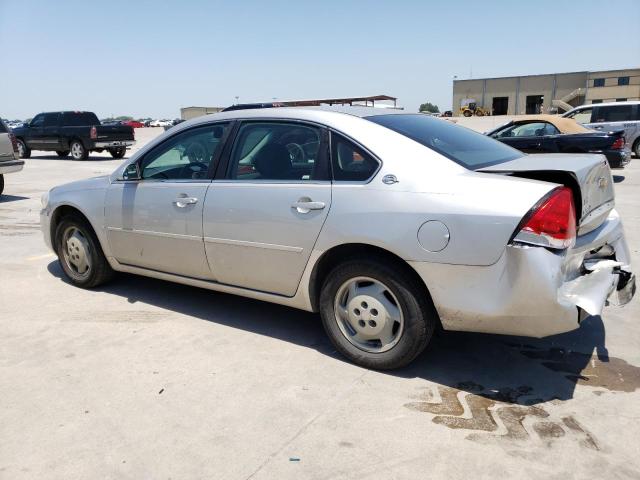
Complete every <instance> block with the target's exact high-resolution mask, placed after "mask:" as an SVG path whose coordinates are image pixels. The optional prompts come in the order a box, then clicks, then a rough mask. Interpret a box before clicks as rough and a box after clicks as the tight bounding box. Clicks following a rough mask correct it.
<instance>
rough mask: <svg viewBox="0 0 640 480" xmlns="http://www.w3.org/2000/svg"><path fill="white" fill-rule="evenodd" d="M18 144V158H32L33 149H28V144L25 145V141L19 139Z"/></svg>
mask: <svg viewBox="0 0 640 480" xmlns="http://www.w3.org/2000/svg"><path fill="white" fill-rule="evenodd" d="M16 143H17V144H18V156H19V157H20V158H29V157H30V156H31V149H30V148H29V147H27V144H26V143H24V140H22V139H21V138H18V139H16Z"/></svg>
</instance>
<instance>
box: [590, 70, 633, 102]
mask: <svg viewBox="0 0 640 480" xmlns="http://www.w3.org/2000/svg"><path fill="white" fill-rule="evenodd" d="M620 77H629V85H618V78H620ZM598 78H602V79H604V87H596V86H594V80H595V79H598ZM618 98H626V99H627V100H640V68H633V69H627V70H608V71H600V72H590V73H589V91H588V93H587V102H586V103H593V101H594V100H596V101H602V102H615V101H616V99H618Z"/></svg>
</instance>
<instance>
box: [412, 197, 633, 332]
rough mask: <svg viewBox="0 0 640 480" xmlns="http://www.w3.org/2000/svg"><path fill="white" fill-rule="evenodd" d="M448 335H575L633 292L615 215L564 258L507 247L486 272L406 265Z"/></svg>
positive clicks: (483, 269) (472, 268)
mask: <svg viewBox="0 0 640 480" xmlns="http://www.w3.org/2000/svg"><path fill="white" fill-rule="evenodd" d="M410 264H411V265H412V266H413V268H414V269H415V270H416V271H417V272H418V274H419V275H420V276H421V277H422V279H423V280H424V282H425V283H426V285H427V287H428V288H429V292H430V293H431V297H432V299H433V302H434V305H435V307H436V309H437V311H438V314H439V315H440V320H441V321H442V325H443V327H444V328H445V329H446V330H462V331H473V332H484V333H498V334H508V335H524V336H531V337H544V336H548V335H554V334H558V333H563V332H567V331H569V330H573V329H575V328H577V327H578V326H579V323H580V320H581V319H582V318H584V317H585V316H588V315H600V314H601V313H602V308H603V307H604V305H605V304H607V302H608V301H610V302H611V303H613V304H617V305H623V304H625V303H627V302H629V301H630V300H631V298H632V297H633V294H634V293H635V277H634V276H633V274H632V272H631V269H630V256H629V249H628V246H627V243H626V240H625V237H624V231H623V229H622V222H621V221H620V218H619V216H618V214H617V212H616V211H615V210H613V211H612V212H611V214H610V215H609V217H608V218H607V220H606V221H605V222H604V223H603V224H602V225H601V226H600V227H598V228H597V229H595V230H594V231H592V232H589V233H588V234H586V235H582V236H581V237H579V238H578V240H577V242H576V245H575V246H574V247H573V248H572V249H570V250H568V251H563V252H559V253H558V252H554V251H551V250H547V249H545V248H543V247H533V246H515V245H514V246H508V247H507V248H506V249H505V252H504V254H503V255H502V256H501V257H500V259H499V260H498V261H497V262H496V263H495V264H493V265H490V266H486V267H479V266H466V265H446V264H434V263H425V262H410Z"/></svg>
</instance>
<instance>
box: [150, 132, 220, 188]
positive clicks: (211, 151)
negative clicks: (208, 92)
mask: <svg viewBox="0 0 640 480" xmlns="http://www.w3.org/2000/svg"><path fill="white" fill-rule="evenodd" d="M227 128H228V124H227V123H224V124H215V125H207V126H204V127H198V128H193V129H190V130H187V131H185V132H182V133H179V134H177V135H175V136H173V137H171V138H170V139H169V140H166V141H165V142H164V143H162V144H160V145H159V146H157V147H156V148H154V149H153V150H152V151H151V152H149V153H148V154H147V155H145V157H144V159H143V160H142V162H141V166H140V167H141V168H140V170H141V171H142V179H153V180H202V179H206V178H207V173H208V171H209V167H210V166H211V164H212V162H213V161H214V159H215V158H216V155H217V153H218V150H219V149H220V148H222V138H223V136H224V133H225V131H226V129H227Z"/></svg>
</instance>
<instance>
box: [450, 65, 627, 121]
mask: <svg viewBox="0 0 640 480" xmlns="http://www.w3.org/2000/svg"><path fill="white" fill-rule="evenodd" d="M621 76H628V77H629V85H628V86H618V77H621ZM594 78H605V86H604V87H593V79H594ZM572 93H574V94H575V95H574V96H573V98H567V97H568V96H570V94H572ZM529 95H542V96H543V97H544V99H543V104H542V108H543V112H545V113H546V112H548V111H549V110H550V109H551V108H552V107H553V105H552V100H554V99H557V100H561V99H563V98H567V103H569V104H570V105H572V106H578V105H582V104H584V103H591V102H592V101H593V100H596V101H598V100H603V101H615V100H616V99H617V98H626V99H628V100H637V99H640V69H627V70H611V71H603V72H590V73H589V72H570V73H557V74H545V75H527V76H521V77H503V78H486V79H473V80H454V82H453V108H452V110H453V114H454V115H459V113H458V112H459V109H460V105H461V102H462V101H463V100H464V99H466V98H474V99H475V100H476V102H477V103H478V105H479V106H481V107H484V108H485V109H488V110H491V108H492V106H493V98H494V97H508V99H509V104H508V110H507V115H523V114H525V112H526V104H527V96H529Z"/></svg>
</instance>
